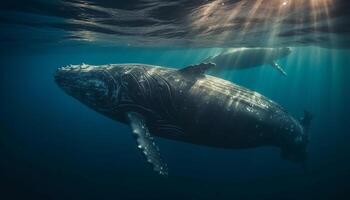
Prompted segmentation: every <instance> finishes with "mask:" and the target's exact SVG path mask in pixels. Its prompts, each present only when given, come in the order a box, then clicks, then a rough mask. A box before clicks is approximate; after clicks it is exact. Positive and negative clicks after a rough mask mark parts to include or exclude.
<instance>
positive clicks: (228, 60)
mask: <svg viewBox="0 0 350 200" xmlns="http://www.w3.org/2000/svg"><path fill="white" fill-rule="evenodd" d="M290 53H291V49H290V48H288V47H283V48H240V49H229V50H226V51H223V52H221V53H219V54H217V55H214V56H210V57H208V58H206V59H205V60H204V62H213V63H215V64H216V65H217V66H218V67H217V68H215V69H214V70H230V69H247V68H251V67H257V66H261V65H270V66H272V67H273V68H275V69H276V70H278V71H279V72H280V73H281V74H282V75H284V76H287V73H286V72H285V71H284V70H283V69H282V67H281V66H279V65H278V64H277V63H276V60H278V59H280V58H283V57H286V56H288V55H289V54H290Z"/></svg>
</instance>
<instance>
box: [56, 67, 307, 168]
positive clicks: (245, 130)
mask: <svg viewBox="0 0 350 200" xmlns="http://www.w3.org/2000/svg"><path fill="white" fill-rule="evenodd" d="M212 68H215V64H213V63H201V64H198V65H191V66H187V67H185V68H182V69H174V68H166V67H160V66H153V65H146V64H109V65H100V66H93V65H86V64H82V65H69V66H66V67H61V68H59V69H58V70H57V71H56V72H55V75H54V78H55V81H56V83H57V84H58V85H59V87H61V88H62V89H63V90H64V91H65V92H66V93H67V94H68V95H70V96H73V97H75V98H76V99H78V100H79V101H81V102H82V103H83V104H85V105H87V106H88V107H90V108H92V109H93V110H95V111H97V112H98V113H101V114H103V115H105V116H108V117H110V118H111V119H113V120H115V121H118V122H121V123H125V124H129V125H130V127H131V132H132V134H133V135H134V136H135V139H136V143H137V148H138V149H139V150H140V151H141V152H142V153H143V155H144V156H145V158H146V160H147V161H148V162H149V163H151V164H152V166H153V169H154V170H155V171H157V172H158V173H159V174H162V175H166V174H167V173H168V172H167V165H166V163H165V162H164V161H163V159H162V157H161V156H160V153H159V148H158V147H157V145H156V143H155V140H154V137H161V138H167V139H171V140H177V141H182V142H187V143H192V144H197V145H206V146H211V147H217V148H226V149H241V148H255V147H260V146H274V147H277V148H280V149H281V155H282V157H283V158H285V159H289V160H292V161H295V162H299V163H303V162H304V161H305V160H306V158H307V151H306V147H307V144H308V133H307V130H308V127H309V124H310V121H311V115H310V114H308V113H306V114H305V117H304V118H303V119H301V120H300V121H298V120H296V119H295V118H293V117H292V116H291V115H289V114H288V113H287V111H286V110H285V109H283V108H282V107H281V106H280V105H278V104H277V103H275V102H273V101H272V100H270V99H268V98H267V97H265V96H263V95H261V94H259V93H257V92H254V91H251V90H249V89H246V88H244V87H242V86H239V85H236V84H234V83H232V82H229V81H227V80H223V79H220V78H217V77H214V76H210V75H206V74H205V72H206V71H207V70H209V69H212Z"/></svg>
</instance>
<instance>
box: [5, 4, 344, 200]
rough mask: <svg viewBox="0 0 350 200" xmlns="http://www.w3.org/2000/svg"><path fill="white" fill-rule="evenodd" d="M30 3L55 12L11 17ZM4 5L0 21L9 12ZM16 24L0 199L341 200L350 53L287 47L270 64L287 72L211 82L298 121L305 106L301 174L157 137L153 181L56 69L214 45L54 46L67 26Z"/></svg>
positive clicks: (127, 137) (8, 45)
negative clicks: (265, 101)
mask: <svg viewBox="0 0 350 200" xmlns="http://www.w3.org/2000/svg"><path fill="white" fill-rule="evenodd" d="M73 2H75V1H73ZM107 2H109V1H106V4H107ZM154 2H155V1H154ZM38 5H40V4H38ZM121 5H123V6H125V7H127V4H121ZM121 5H120V6H121ZM11 6H12V7H11ZM13 7H14V6H13V5H10V6H8V7H5V8H6V9H9V10H10V11H12V10H13V9H14V8H13ZM28 7H29V8H31V9H28V10H30V11H33V10H34V11H36V14H38V13H39V14H43V13H45V12H44V11H45V9H48V10H51V9H49V8H47V7H40V8H41V9H35V8H34V9H33V8H32V7H31V6H30V5H28V6H27V7H26V6H18V10H20V11H21V12H23V10H25V9H27V8H28ZM34 7H35V6H34ZM5 8H4V9H1V14H2V17H4V18H5V17H8V16H11V15H8V13H6V12H7V11H6V12H5V11H4V10H5ZM39 11H40V12H39ZM51 11H52V10H51ZM74 11H75V12H79V10H78V11H77V10H74ZM342 11H343V10H342ZM57 12H58V11H57ZM57 12H53V13H57ZM67 12H68V11H67ZM58 13H60V12H58ZM343 14H344V13H343ZM345 14H346V16H348V15H347V14H348V13H345ZM58 16H60V15H58ZM69 16H70V15H68V17H69ZM37 17H39V18H41V19H43V20H45V17H43V16H37ZM66 17H67V16H66ZM0 21H2V22H3V21H4V20H3V18H1V19H0ZM135 21H137V19H136V20H135ZM12 22H13V21H11V20H7V21H6V23H2V24H0V25H1V26H0V27H3V28H6V29H3V30H6V31H3V32H2V33H1V34H0V36H2V39H3V40H0V42H1V44H2V45H1V49H0V52H1V54H0V61H1V72H0V91H1V98H0V105H1V111H0V133H1V134H0V185H1V187H0V194H1V199H6V200H7V199H308V200H309V199H349V196H350V192H349V191H350V184H349V180H350V159H349V158H350V142H349V141H350V131H349V124H350V117H349V114H350V105H349V102H350V92H349V85H350V79H349V76H350V68H349V65H350V49H349V48H342V49H340V48H323V47H319V46H318V45H317V44H309V45H311V46H309V45H307V46H304V45H302V46H300V43H296V45H294V46H293V45H291V43H290V41H289V40H288V46H291V48H292V54H291V55H289V56H288V57H287V58H284V59H281V60H279V61H278V63H279V64H280V65H281V66H283V68H284V69H285V70H286V72H287V73H288V77H283V76H280V74H278V73H277V72H276V71H275V70H273V69H272V68H271V67H267V66H265V67H259V68H253V69H248V70H242V71H234V72H225V73H222V74H219V75H218V76H220V77H221V78H224V79H227V80H230V81H232V82H234V83H237V84H239V85H242V86H245V87H247V88H249V89H252V90H255V91H257V92H259V93H261V94H263V95H265V96H267V97H269V98H271V99H272V100H274V101H276V102H277V103H279V104H280V105H282V106H283V107H284V108H286V109H287V110H288V111H289V113H290V114H291V115H293V116H295V117H296V118H299V117H301V116H302V114H303V110H304V109H307V110H309V111H310V112H312V113H313V115H314V116H315V117H314V120H313V121H312V124H311V129H310V132H311V133H310V134H311V141H310V144H309V146H308V151H309V158H308V169H307V170H306V171H305V170H303V168H302V167H301V166H299V165H297V164H295V163H292V162H289V161H286V160H283V159H281V158H280V151H279V149H277V148H272V147H261V148H256V149H247V150H224V149H215V148H209V147H204V146H198V145H192V144H185V143H181V142H175V141H169V140H165V139H158V138H157V139H156V142H157V144H158V146H159V148H160V150H161V153H162V156H163V158H164V160H165V161H166V162H167V164H168V167H169V176H167V177H161V176H159V175H157V174H156V173H155V172H153V171H152V170H151V167H150V166H149V165H148V164H147V163H146V162H145V160H144V158H143V156H142V155H141V154H140V152H138V150H137V148H136V144H135V141H134V138H133V137H132V135H131V131H130V128H129V126H127V125H123V124H121V123H118V122H115V121H112V120H111V119H109V118H107V117H104V116H102V115H100V114H98V113H96V112H95V111H93V110H91V109H89V108H87V107H86V106H84V105H83V104H81V103H79V102H78V101H77V100H75V99H73V98H72V97H70V96H68V95H67V94H65V93H64V91H62V90H61V89H60V88H59V87H58V86H57V85H56V83H55V82H54V79H53V74H54V72H55V71H56V69H57V68H58V67H62V66H65V65H68V64H81V63H87V64H94V65H99V64H109V63H146V64H155V65H160V66H168V67H174V68H182V67H184V66H187V65H190V64H194V63H198V62H199V61H201V60H203V58H206V57H207V56H209V55H210V54H212V53H213V52H216V51H218V49H217V48H198V46H197V45H196V47H184V46H181V47H176V48H174V47H172V46H167V45H161V46H157V44H154V45H153V46H152V45H139V46H137V45H136V46H135V45H131V46H130V45H129V46H128V45H122V44H108V45H106V44H105V43H104V44H102V45H101V44H100V43H97V42H95V41H88V42H83V43H79V42H76V41H72V40H68V41H65V42H62V41H61V39H58V38H59V37H61V36H62V31H65V30H66V29H65V28H62V29H63V30H57V29H51V28H52V27H47V26H44V25H43V24H39V25H37V26H36V27H35V26H34V27H33V26H32V27H30V25H28V24H23V23H22V24H21V23H17V24H16V23H14V24H11V23H12ZM180 22H181V21H180ZM180 22H179V23H180ZM28 26H29V27H28ZM41 26H43V27H42V28H41V29H40V27H41ZM38 27H39V28H38ZM56 28H57V27H56ZM79 30H80V29H79ZM337 30H338V29H337ZM45 31H47V32H45ZM69 31H72V30H68V33H70V32H69ZM345 32H346V31H345ZM43 33H44V34H43ZM45 33H50V34H45ZM41 34H43V35H42V36H43V37H41ZM340 35H341V37H340V38H342V40H344V41H345V40H346V41H347V40H348V37H349V36H348V35H343V34H342V33H340ZM5 36H7V37H5ZM44 36H45V37H44ZM336 36H337V35H336ZM336 36H335V37H336ZM310 37H312V35H311V36H310ZM46 39H50V40H49V42H48V41H47V40H46ZM70 39H71V38H70ZM55 41H57V42H55ZM121 43H122V42H121ZM136 43H137V42H136ZM282 44H283V42H282ZM237 45H238V44H237ZM205 46H206V47H207V46H210V45H208V44H206V45H205ZM320 46H324V45H320ZM343 46H347V45H343ZM343 46H342V45H340V46H337V47H343Z"/></svg>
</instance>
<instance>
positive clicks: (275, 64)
mask: <svg viewBox="0 0 350 200" xmlns="http://www.w3.org/2000/svg"><path fill="white" fill-rule="evenodd" d="M271 66H272V67H273V68H275V69H277V70H278V71H279V72H280V73H281V74H283V76H287V73H286V72H285V71H284V70H283V69H282V67H281V66H279V65H278V64H277V63H276V62H272V63H271Z"/></svg>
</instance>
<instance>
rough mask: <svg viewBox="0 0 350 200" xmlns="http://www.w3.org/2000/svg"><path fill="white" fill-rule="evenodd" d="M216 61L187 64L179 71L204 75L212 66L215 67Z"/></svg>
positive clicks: (185, 73)
mask: <svg viewBox="0 0 350 200" xmlns="http://www.w3.org/2000/svg"><path fill="white" fill-rule="evenodd" d="M215 66H216V65H215V63H211V62H209V63H200V64H197V65H190V66H187V67H185V68H182V69H180V70H179V71H180V72H181V73H183V74H184V75H192V76H193V75H194V76H198V75H203V74H204V72H205V71H207V70H208V69H210V68H213V67H215Z"/></svg>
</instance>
